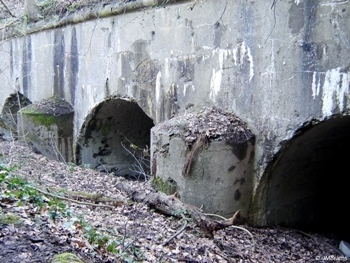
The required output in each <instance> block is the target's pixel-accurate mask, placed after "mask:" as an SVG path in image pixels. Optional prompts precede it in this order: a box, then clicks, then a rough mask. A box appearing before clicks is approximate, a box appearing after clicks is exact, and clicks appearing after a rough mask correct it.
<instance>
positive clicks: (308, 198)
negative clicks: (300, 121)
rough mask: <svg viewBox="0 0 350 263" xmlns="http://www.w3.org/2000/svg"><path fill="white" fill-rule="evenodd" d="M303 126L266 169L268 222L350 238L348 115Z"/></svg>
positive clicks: (264, 205) (264, 207) (264, 197)
mask: <svg viewBox="0 0 350 263" xmlns="http://www.w3.org/2000/svg"><path fill="white" fill-rule="evenodd" d="M299 132H300V133H299V135H297V136H295V137H294V138H293V139H292V140H291V141H289V142H288V144H287V145H286V147H284V150H282V151H281V152H280V153H279V154H278V156H277V158H276V160H275V161H274V162H273V163H271V164H270V165H269V167H268V169H267V170H266V173H265V174H264V179H263V183H261V185H260V187H261V188H260V190H261V189H264V190H263V191H261V192H260V193H259V194H260V197H261V200H263V201H261V200H260V201H259V202H260V204H261V208H260V209H261V210H263V211H262V212H263V213H264V215H265V223H266V224H267V225H282V226H289V227H295V228H300V229H307V230H311V231H319V232H324V233H332V234H335V235H336V236H337V237H338V238H340V239H345V240H348V241H349V240H350V228H349V225H348V224H349V216H348V215H347V210H348V207H349V204H348V200H349V194H348V189H349V185H348V183H347V182H348V181H347V176H348V174H349V172H348V171H349V170H348V169H349V167H348V162H349V160H350V159H349V153H348V150H349V149H350V117H349V116H347V117H338V118H332V119H329V120H327V121H324V122H322V123H320V124H317V125H310V126H308V127H305V128H304V129H302V130H300V131H299ZM258 191H259V189H258ZM262 192H264V193H263V195H262V194H261V193H262ZM259 194H258V196H259ZM258 198H259V197H258ZM261 210H260V211H261Z"/></svg>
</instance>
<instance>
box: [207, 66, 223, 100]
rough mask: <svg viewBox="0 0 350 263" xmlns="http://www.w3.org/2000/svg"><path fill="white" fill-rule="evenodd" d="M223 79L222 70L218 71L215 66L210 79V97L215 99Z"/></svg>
mask: <svg viewBox="0 0 350 263" xmlns="http://www.w3.org/2000/svg"><path fill="white" fill-rule="evenodd" d="M221 79H222V70H221V69H219V70H218V71H216V70H215V69H214V68H213V74H212V76H211V80H210V94H209V96H210V98H211V99H213V100H215V98H216V96H217V95H218V93H219V91H220V88H221Z"/></svg>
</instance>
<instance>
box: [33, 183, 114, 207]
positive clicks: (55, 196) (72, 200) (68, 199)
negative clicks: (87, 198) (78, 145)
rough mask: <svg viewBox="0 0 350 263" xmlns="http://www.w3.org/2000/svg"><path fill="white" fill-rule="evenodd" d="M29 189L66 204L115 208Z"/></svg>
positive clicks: (37, 189)
mask: <svg viewBox="0 0 350 263" xmlns="http://www.w3.org/2000/svg"><path fill="white" fill-rule="evenodd" d="M31 187H32V188H33V189H35V190H36V191H38V192H39V193H42V194H43V195H46V196H51V197H54V198H58V199H61V200H64V201H67V202H71V203H75V204H79V205H90V206H95V207H107V208H111V209H114V208H115V206H111V205H103V204H94V203H88V202H80V201H77V200H74V199H70V198H67V197H64V196H59V195H55V194H51V193H48V192H46V191H43V190H41V189H39V188H36V187H34V186H31Z"/></svg>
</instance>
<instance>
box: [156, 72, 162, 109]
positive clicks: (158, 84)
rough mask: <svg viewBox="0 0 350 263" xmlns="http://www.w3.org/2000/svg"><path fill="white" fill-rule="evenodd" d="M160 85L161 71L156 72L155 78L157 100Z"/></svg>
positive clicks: (157, 98)
mask: <svg viewBox="0 0 350 263" xmlns="http://www.w3.org/2000/svg"><path fill="white" fill-rule="evenodd" d="M161 85H162V72H160V71H159V72H158V74H157V79H156V101H157V103H158V102H159V99H160V88H161Z"/></svg>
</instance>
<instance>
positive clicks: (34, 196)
mask: <svg viewBox="0 0 350 263" xmlns="http://www.w3.org/2000/svg"><path fill="white" fill-rule="evenodd" d="M0 157H1V156H0ZM0 160H1V158H0ZM16 170H17V168H16V167H8V166H7V165H5V164H1V163H0V201H1V202H6V203H12V204H13V205H16V206H19V207H23V206H32V207H35V208H37V209H35V211H36V213H37V214H38V215H39V214H43V213H47V214H48V215H49V217H50V219H51V220H52V221H57V220H60V219H62V218H65V219H67V220H65V226H66V227H67V228H70V227H72V226H74V227H75V228H76V229H79V230H80V231H82V232H83V236H84V237H85V239H86V241H87V242H88V243H89V245H90V246H91V247H92V248H93V249H94V250H95V251H100V252H101V253H107V254H113V255H115V257H118V258H122V259H123V260H124V261H127V262H132V257H131V256H130V254H132V255H135V254H137V255H138V256H137V257H138V258H139V259H142V257H143V256H142V253H141V252H140V251H139V250H138V249H137V248H136V247H134V246H132V245H126V244H124V242H125V241H124V240H125V238H124V236H120V235H117V234H116V233H115V232H114V231H111V230H110V231H108V233H104V232H102V231H99V230H98V229H96V228H94V227H93V226H92V225H91V224H89V223H88V222H87V221H86V220H85V219H84V217H83V216H81V215H79V216H77V215H75V214H74V211H73V208H72V207H71V206H70V205H68V204H67V202H66V201H63V200H62V199H61V198H59V196H58V197H53V196H52V194H50V195H49V196H48V195H45V194H43V193H42V192H43V191H42V190H40V189H39V188H38V186H37V185H35V184H33V183H30V182H29V181H27V180H26V179H25V178H24V177H23V176H19V175H17V174H16ZM62 193H63V191H61V192H60V193H57V195H62ZM32 216H33V217H35V214H33V213H32ZM20 222H21V218H20V217H18V216H16V215H12V214H1V212H0V225H1V224H17V223H20Z"/></svg>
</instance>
